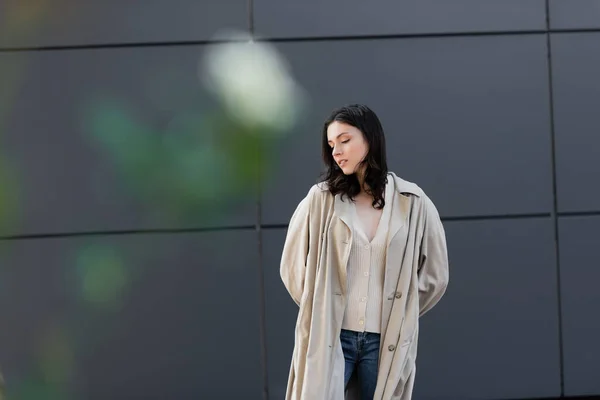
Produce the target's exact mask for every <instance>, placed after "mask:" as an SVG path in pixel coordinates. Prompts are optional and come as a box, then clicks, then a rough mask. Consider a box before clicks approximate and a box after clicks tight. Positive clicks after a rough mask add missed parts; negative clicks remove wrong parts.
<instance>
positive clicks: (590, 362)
mask: <svg viewBox="0 0 600 400" xmlns="http://www.w3.org/2000/svg"><path fill="white" fill-rule="evenodd" d="M599 231H600V217H598V216H595V217H576V218H573V217H569V218H561V219H559V234H560V236H559V238H560V279H561V284H562V291H561V293H562V296H561V297H562V326H563V351H564V359H565V395H568V396H578V395H597V394H599V393H600V381H599V380H598V367H597V365H598V359H600V346H598V338H599V337H600V320H598V318H597V315H598V309H600V292H599V291H598V280H599V279H600V272H599V271H600V270H599V269H598V256H597V250H598V237H599V234H598V232H599Z"/></svg>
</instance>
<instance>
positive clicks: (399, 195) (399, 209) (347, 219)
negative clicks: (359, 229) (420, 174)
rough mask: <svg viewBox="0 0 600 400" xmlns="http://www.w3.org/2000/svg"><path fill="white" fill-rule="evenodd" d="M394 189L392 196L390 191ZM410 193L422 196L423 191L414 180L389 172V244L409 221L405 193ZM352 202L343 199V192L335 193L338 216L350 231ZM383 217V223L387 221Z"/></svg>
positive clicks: (387, 186) (408, 202)
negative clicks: (406, 179)
mask: <svg viewBox="0 0 600 400" xmlns="http://www.w3.org/2000/svg"><path fill="white" fill-rule="evenodd" d="M390 190H393V193H391V194H392V196H390V193H389V191H390ZM405 193H410V194H413V195H416V196H421V193H422V191H421V190H420V188H419V187H418V186H417V185H415V184H414V183H412V182H408V181H405V180H404V179H402V178H400V177H398V176H397V175H396V174H394V173H393V172H390V173H388V182H387V185H386V197H387V198H390V197H391V199H390V201H387V203H386V207H391V215H390V218H389V232H388V237H387V244H388V245H389V244H390V242H391V241H392V239H393V238H394V236H395V235H396V233H398V231H399V230H400V228H402V226H404V224H406V222H407V221H408V215H409V212H410V198H409V197H408V196H406V195H405ZM352 206H353V205H352V203H351V202H350V200H349V199H348V198H346V197H345V198H344V199H343V200H342V195H341V194H339V193H338V194H336V195H335V202H334V208H335V212H336V214H337V216H338V217H339V218H340V219H341V220H342V221H343V222H344V224H346V226H347V227H348V229H350V231H351V232H352V231H353V227H352V215H353V214H352ZM387 222H388V221H385V220H384V219H382V221H381V223H387Z"/></svg>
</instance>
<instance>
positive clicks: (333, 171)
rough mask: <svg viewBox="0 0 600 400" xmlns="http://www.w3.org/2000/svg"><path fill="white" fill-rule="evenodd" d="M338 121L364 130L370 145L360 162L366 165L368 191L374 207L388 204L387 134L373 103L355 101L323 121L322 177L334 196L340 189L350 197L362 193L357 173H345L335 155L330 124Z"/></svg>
mask: <svg viewBox="0 0 600 400" xmlns="http://www.w3.org/2000/svg"><path fill="white" fill-rule="evenodd" d="M334 121H338V122H342V123H345V124H348V125H352V126H353V127H355V128H357V129H358V130H360V131H361V133H362V134H363V136H364V138H365V140H366V142H367V145H368V152H367V156H366V157H365V158H364V160H363V161H362V162H361V164H360V165H359V168H362V167H363V166H365V167H366V168H365V179H364V183H365V191H366V192H367V193H368V194H370V195H371V196H373V207H375V208H377V209H382V208H383V207H384V206H385V197H384V193H385V185H386V183H387V175H388V167H387V160H386V151H385V135H384V133H383V127H382V126H381V122H380V121H379V118H378V117H377V115H376V114H375V112H373V111H372V110H371V109H370V108H369V107H367V106H365V105H362V104H351V105H347V106H344V107H340V108H338V109H335V110H333V111H332V112H331V114H330V115H329V117H328V118H327V119H326V120H325V123H324V125H323V139H322V144H323V147H322V152H323V154H322V156H323V162H324V163H325V167H326V168H327V169H326V171H325V172H324V173H323V175H322V179H323V180H324V181H325V182H326V183H327V186H328V189H329V191H330V192H331V194H333V195H334V196H335V195H336V194H338V193H341V194H342V197H343V196H347V197H348V198H350V200H354V198H355V197H356V196H357V195H358V194H359V193H360V190H361V188H360V183H359V181H358V177H357V176H356V174H351V175H345V174H344V172H343V171H342V170H341V169H340V167H339V166H338V165H337V163H336V162H335V160H334V159H333V154H332V151H331V147H330V146H329V143H328V139H327V128H328V127H329V125H330V124H331V123H333V122H334Z"/></svg>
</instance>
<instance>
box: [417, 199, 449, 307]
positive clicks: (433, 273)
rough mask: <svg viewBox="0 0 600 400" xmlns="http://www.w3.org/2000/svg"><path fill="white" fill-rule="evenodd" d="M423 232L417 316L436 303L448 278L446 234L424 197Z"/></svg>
mask: <svg viewBox="0 0 600 400" xmlns="http://www.w3.org/2000/svg"><path fill="white" fill-rule="evenodd" d="M425 210H426V212H425V232H424V234H423V242H422V243H421V257H420V262H419V272H418V274H419V309H420V312H419V316H422V315H423V314H425V313H426V312H428V311H429V310H431V309H432V308H433V306H435V305H436V304H437V302H438V301H439V300H440V299H441V298H442V296H443V295H444V293H445V292H446V288H447V286H448V280H449V268H448V250H447V247H446V234H445V232H444V226H443V225H442V221H441V219H440V216H439V213H438V211H437V209H436V207H435V205H434V204H433V202H432V201H431V200H430V199H429V198H428V197H425Z"/></svg>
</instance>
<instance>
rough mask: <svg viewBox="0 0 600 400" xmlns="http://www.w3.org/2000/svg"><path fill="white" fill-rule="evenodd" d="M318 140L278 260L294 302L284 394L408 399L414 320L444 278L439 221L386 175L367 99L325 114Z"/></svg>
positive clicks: (418, 197)
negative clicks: (318, 174) (311, 180)
mask: <svg viewBox="0 0 600 400" xmlns="http://www.w3.org/2000/svg"><path fill="white" fill-rule="evenodd" d="M322 142H323V160H324V162H325V165H326V166H327V171H326V175H325V180H324V181H323V182H321V183H319V184H316V185H314V186H313V187H312V188H311V189H310V191H309V192H308V194H307V196H306V197H305V198H304V199H303V200H302V201H301V202H300V204H299V205H298V207H297V208H296V210H295V212H294V214H293V216H292V218H291V220H290V224H289V228H288V231H287V236H286V240H285V244H284V248H283V254H282V259H281V278H282V280H283V283H284V285H285V287H286V289H287V290H288V292H289V294H290V295H291V297H292V299H293V300H294V301H295V302H296V303H297V304H298V305H299V307H300V309H299V313H298V319H297V324H296V331H295V346H294V353H293V356H292V365H291V368H290V374H289V380H288V387H287V394H286V398H287V399H290V400H292V399H293V400H301V399H302V400H342V399H344V398H346V399H359V398H360V399H362V400H370V399H378V400H389V399H403V400H408V399H410V398H411V394H412V389H413V384H414V379H415V359H416V355H417V339H418V328H419V317H420V316H421V315H423V314H424V313H426V312H427V311H429V310H430V309H431V308H432V307H433V306H434V305H435V304H436V303H437V302H438V301H439V300H440V298H441V297H442V295H443V294H444V292H445V290H446V287H447V285H448V257H447V250H446V238H445V233H444V228H443V226H442V223H441V221H440V218H439V214H438V211H437V209H436V207H435V206H434V204H433V203H432V202H431V200H430V199H429V198H428V197H427V196H426V195H425V193H424V192H423V191H422V190H421V189H420V188H419V187H418V186H417V185H415V184H414V183H410V182H407V181H405V180H403V179H401V178H399V177H398V176H396V175H395V174H394V173H391V172H388V170H387V162H386V151H385V137H384V132H383V128H382V127H381V123H380V122H379V119H378V117H377V116H376V114H375V113H374V112H373V111H371V110H370V109H369V108H368V107H366V106H364V105H351V106H348V107H342V108H340V109H337V110H335V111H333V113H332V114H331V116H330V117H329V118H328V119H327V120H326V122H325V124H324V127H323V140H322ZM351 378H356V379H351Z"/></svg>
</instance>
